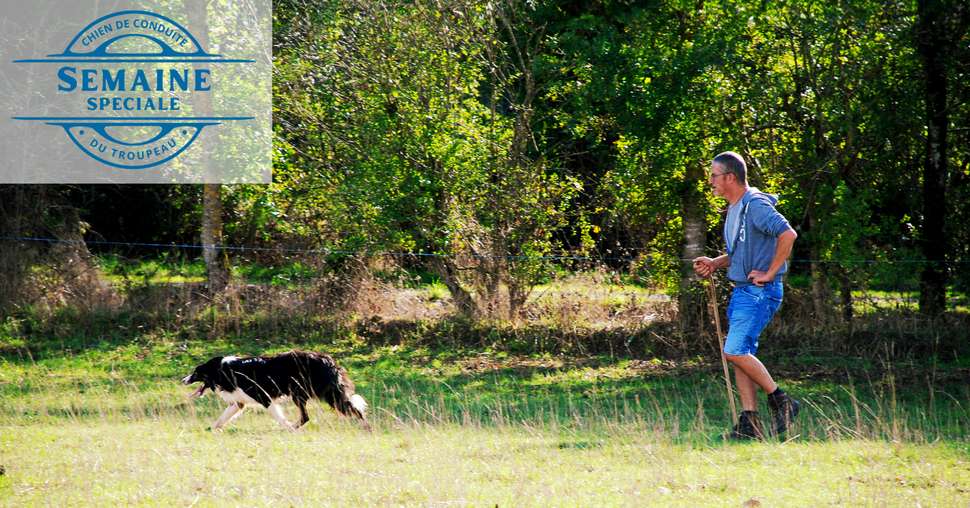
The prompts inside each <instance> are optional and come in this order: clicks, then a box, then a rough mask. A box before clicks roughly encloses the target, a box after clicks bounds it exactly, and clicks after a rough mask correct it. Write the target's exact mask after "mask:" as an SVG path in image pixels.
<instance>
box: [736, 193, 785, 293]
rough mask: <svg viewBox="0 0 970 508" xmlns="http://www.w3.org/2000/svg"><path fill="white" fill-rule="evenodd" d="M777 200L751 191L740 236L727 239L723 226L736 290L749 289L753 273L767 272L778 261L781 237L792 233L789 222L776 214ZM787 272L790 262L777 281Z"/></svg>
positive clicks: (743, 204) (744, 206)
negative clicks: (746, 287)
mask: <svg viewBox="0 0 970 508" xmlns="http://www.w3.org/2000/svg"><path fill="white" fill-rule="evenodd" d="M776 203H778V196H776V195H774V194H766V193H764V192H761V191H759V190H758V189H756V188H754V187H751V188H749V189H748V191H747V192H745V193H744V196H742V197H741V214H740V217H739V219H738V220H739V222H740V225H739V226H738V233H737V235H735V237H734V238H728V234H729V233H728V230H727V224H725V226H724V241H725V243H727V254H728V257H729V258H730V260H731V264H730V265H729V266H728V271H727V276H728V279H730V280H731V282H733V283H734V284H735V285H736V286H746V285H750V284H751V281H749V280H748V274H749V273H751V271H752V270H760V271H767V270H768V268H769V267H770V266H771V260H772V259H773V258H774V257H775V246H776V244H777V242H778V235H780V234H782V233H784V232H785V231H788V230H789V229H791V226H790V225H789V224H788V220H787V219H785V217H784V216H783V215H782V214H780V213H778V210H775V204H776ZM786 271H788V262H787V261H786V262H785V264H783V265H781V268H780V269H779V270H778V275H777V277H776V280H781V275H782V274H783V273H785V272H786Z"/></svg>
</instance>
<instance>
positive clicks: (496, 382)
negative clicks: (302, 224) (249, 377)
mask: <svg viewBox="0 0 970 508" xmlns="http://www.w3.org/2000/svg"><path fill="white" fill-rule="evenodd" d="M291 347H298V348H302V349H312V350H322V351H329V352H331V353H333V354H334V355H335V356H336V357H337V358H338V359H339V361H340V362H341V363H342V364H343V365H344V366H346V367H347V368H348V370H349V371H350V374H351V376H352V377H353V378H354V380H355V381H356V382H357V384H358V391H359V392H360V393H362V394H363V395H364V396H365V397H366V398H367V400H368V401H369V402H370V404H371V407H372V412H371V418H372V421H373V423H374V427H375V430H374V432H372V433H367V432H365V431H363V430H361V429H360V428H358V427H357V426H355V425H353V424H352V422H347V421H344V420H342V419H340V418H338V417H337V416H335V415H334V413H333V412H332V411H330V410H329V409H327V408H324V407H322V406H320V405H318V404H314V405H311V418H312V420H311V422H310V424H309V425H308V426H307V427H306V428H305V429H304V430H302V431H300V432H297V433H290V432H286V431H284V430H282V429H281V428H279V427H278V426H277V424H276V423H275V422H274V421H273V420H272V419H271V418H270V417H269V416H268V415H267V414H265V413H264V412H262V411H251V412H247V414H245V415H244V416H242V417H241V418H240V419H239V420H237V421H236V422H235V423H234V424H233V426H232V428H230V429H229V430H228V431H225V432H221V433H219V432H215V433H214V432H211V431H209V430H207V429H208V427H209V425H210V424H211V423H212V422H213V421H214V420H215V418H216V417H217V416H218V414H219V412H220V411H221V409H222V408H221V405H220V403H219V402H218V401H216V400H214V398H213V397H212V396H211V395H210V396H208V397H206V398H204V399H202V400H198V401H190V400H188V399H187V397H186V396H187V394H188V393H189V392H190V391H191V389H189V388H187V387H185V386H182V385H181V384H179V383H178V379H179V378H180V377H182V376H184V375H185V374H187V373H188V372H189V371H190V370H191V368H192V367H193V366H194V365H195V364H196V363H199V362H200V361H202V360H204V359H205V358H207V357H208V356H211V355H215V354H227V353H244V354H245V353H257V352H265V351H282V350H286V349H289V348H291ZM765 359H766V361H768V362H772V361H775V362H776V363H777V364H779V365H780V367H779V369H780V371H782V372H789V373H798V372H801V375H789V376H788V377H787V379H783V380H782V381H783V383H784V384H785V386H786V387H787V388H788V389H789V391H791V392H792V393H794V394H796V395H797V396H798V397H800V398H802V399H803V400H804V401H805V409H804V412H803V415H802V416H801V417H800V419H799V422H798V426H797V427H796V429H795V431H794V435H793V436H791V438H790V440H789V441H788V442H784V443H783V442H778V441H776V440H775V441H769V442H764V443H741V444H739V443H731V442H726V441H724V440H723V438H722V432H723V431H724V429H726V428H727V427H728V426H729V416H728V414H727V410H726V403H725V400H724V395H723V391H722V390H723V381H722V380H721V379H720V378H719V366H718V364H717V363H716V362H714V361H710V360H707V359H704V358H686V359H681V360H676V361H675V360H664V359H659V358H653V359H649V360H633V359H629V358H627V359H621V358H610V357H599V356H591V357H583V358H570V357H561V356H552V355H548V354H546V355H515V354H511V353H508V352H505V351H494V350H490V349H488V348H484V349H479V350H474V351H473V350H467V349H462V348H460V347H449V348H440V347H439V348H435V347H429V346H421V345H383V346H375V345H369V344H366V343H361V342H360V341H359V340H352V339H339V338H338V339H334V338H330V337H316V338H310V339H306V340H304V341H300V342H297V343H293V342H287V341H284V340H261V339H254V338H241V337H227V338H223V339H216V340H212V339H205V338H201V337H199V338H193V337H182V336H180V335H178V334H165V333H155V332H138V331H130V330H129V331H120V332H118V334H117V335H111V336H102V337H97V338H93V337H83V336H63V337H61V338H58V339H51V340H48V341H46V342H42V343H33V344H31V347H29V348H28V347H27V345H26V344H25V342H24V340H23V339H22V338H20V339H18V338H16V337H14V336H13V335H12V334H7V336H5V337H4V338H3V339H2V343H0V399H2V402H3V403H2V405H0V466H2V467H3V471H4V474H3V475H2V476H0V504H3V505H8V506H14V505H16V506H24V505H27V506H31V505H55V506H69V505H97V506H102V505H119V504H124V505H131V504H134V505H155V506H178V505H184V506H189V505H196V506H207V505H208V506H215V505H226V504H229V505H270V504H272V505H280V504H284V505H294V506H308V505H336V504H347V505H351V506H361V505H470V506H483V505H489V506H492V505H496V504H497V505H500V506H523V505H526V506H547V505H556V506H593V505H595V506H599V505H604V506H624V505H626V506H642V505H656V506H670V505H674V506H678V505H679V506H696V505H713V506H740V505H742V504H743V503H746V502H748V503H749V504H748V506H752V505H756V504H755V503H761V504H762V505H764V506H817V505H876V506H917V505H918V506H967V505H968V504H970V440H968V438H967V436H968V435H970V413H968V408H970V406H968V401H970V388H968V387H967V385H966V384H965V383H962V382H954V381H953V380H952V379H951V380H950V381H946V379H948V378H947V376H946V375H938V378H937V380H936V381H934V380H930V379H929V378H924V377H923V376H921V373H922V371H920V370H919V369H912V370H911V371H905V370H901V371H894V370H885V369H882V370H879V369H873V370H871V371H870V370H859V368H858V365H854V362H852V361H851V360H846V361H845V365H847V366H851V367H847V368H846V370H845V371H844V373H843V374H840V375H838V376H831V375H811V374H812V371H811V368H810V366H811V365H815V364H817V363H819V359H818V358H813V359H810V360H806V362H808V363H805V364H804V365H801V364H798V360H791V359H789V360H787V362H788V363H783V362H782V361H781V360H782V359H781V358H778V359H777V360H775V359H773V358H771V356H770V355H769V356H766V358H765ZM831 360H832V361H831V362H830V363H834V364H837V362H835V359H831ZM792 362H795V363H792ZM853 365H854V366H853ZM819 372H824V371H819ZM944 374H945V373H944ZM939 379H943V380H944V381H939ZM289 410H290V411H291V413H290V414H291V417H292V410H293V408H292V407H289ZM763 411H764V412H765V413H766V412H767V410H766V409H763ZM752 500H753V501H752Z"/></svg>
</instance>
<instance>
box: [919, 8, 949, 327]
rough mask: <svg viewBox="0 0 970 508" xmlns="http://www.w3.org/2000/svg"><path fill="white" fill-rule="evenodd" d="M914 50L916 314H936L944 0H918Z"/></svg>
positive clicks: (940, 301) (941, 231) (940, 281)
mask: <svg viewBox="0 0 970 508" xmlns="http://www.w3.org/2000/svg"><path fill="white" fill-rule="evenodd" d="M917 12H918V15H919V19H918V21H917V24H916V28H917V49H918V51H919V55H920V59H921V60H922V62H923V70H924V72H925V81H924V94H925V96H924V97H925V102H926V126H927V135H926V151H925V156H924V157H925V158H924V162H923V221H922V224H921V226H922V230H923V231H922V233H923V234H922V235H921V247H922V251H923V257H924V258H925V259H926V262H927V264H926V265H925V266H924V267H923V272H922V274H921V275H920V296H919V308H920V312H921V313H922V314H924V315H928V316H936V315H939V314H941V313H943V311H944V310H946V283H947V273H946V266H945V258H946V252H947V238H946V234H945V229H946V227H945V226H946V173H947V167H946V163H947V161H946V156H947V153H946V152H947V144H946V137H947V125H948V122H949V119H948V118H947V111H946V100H947V81H946V49H947V44H946V40H947V33H946V29H945V28H946V27H945V26H944V18H945V16H946V9H945V8H944V6H943V2H940V1H934V0H920V1H919V2H917Z"/></svg>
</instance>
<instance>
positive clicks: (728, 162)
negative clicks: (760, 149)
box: [713, 152, 748, 183]
mask: <svg viewBox="0 0 970 508" xmlns="http://www.w3.org/2000/svg"><path fill="white" fill-rule="evenodd" d="M713 162H716V163H718V164H720V165H722V166H724V170H725V172H727V173H734V176H735V177H736V178H737V179H738V183H747V181H748V166H746V165H745V164H744V158H743V157H741V155H739V154H738V153H737V152H721V153H719V154H717V156H716V157H714V161H713Z"/></svg>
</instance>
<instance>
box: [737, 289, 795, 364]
mask: <svg viewBox="0 0 970 508" xmlns="http://www.w3.org/2000/svg"><path fill="white" fill-rule="evenodd" d="M784 294H785V289H784V287H783V285H782V283H781V281H774V282H769V283H766V284H765V285H764V286H755V285H749V286H737V287H735V288H734V291H733V292H732V293H731V302H730V303H728V308H727V318H728V334H727V340H726V341H725V342H724V352H725V353H726V354H729V355H747V354H752V355H753V354H755V353H756V352H757V351H758V335H760V334H761V331H762V330H764V329H765V326H768V322H769V321H771V317H772V316H774V315H775V312H777V311H778V308H779V307H781V300H782V297H783V296H784Z"/></svg>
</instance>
